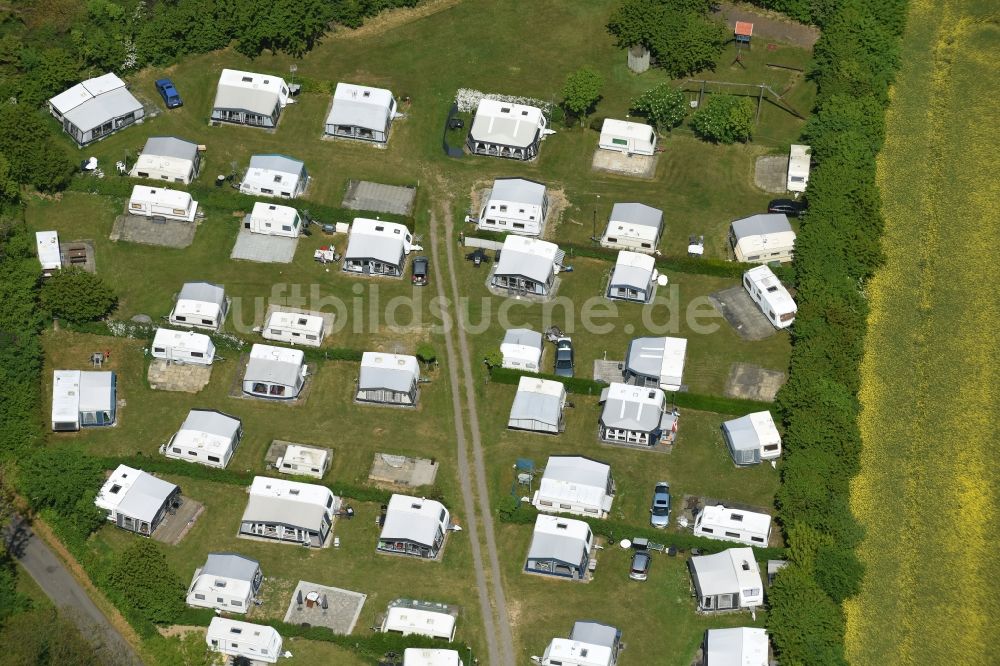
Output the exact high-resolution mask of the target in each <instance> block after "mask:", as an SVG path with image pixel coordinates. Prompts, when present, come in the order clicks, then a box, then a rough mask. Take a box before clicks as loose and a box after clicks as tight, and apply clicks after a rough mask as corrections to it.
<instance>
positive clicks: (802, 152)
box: [786, 143, 812, 193]
mask: <svg viewBox="0 0 1000 666" xmlns="http://www.w3.org/2000/svg"><path fill="white" fill-rule="evenodd" d="M810 151H811V148H810V147H809V146H800V145H798V144H794V143H793V144H792V146H791V148H790V149H789V151H788V184H787V186H786V189H787V190H788V191H789V192H796V193H802V192H805V191H806V185H808V184H809V166H810V164H811V163H812V156H811V155H810Z"/></svg>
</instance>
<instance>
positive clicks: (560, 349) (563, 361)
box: [553, 338, 574, 377]
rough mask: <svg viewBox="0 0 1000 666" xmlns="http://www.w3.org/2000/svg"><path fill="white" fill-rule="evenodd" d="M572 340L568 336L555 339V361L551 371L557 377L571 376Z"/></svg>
mask: <svg viewBox="0 0 1000 666" xmlns="http://www.w3.org/2000/svg"><path fill="white" fill-rule="evenodd" d="M573 365H574V364H573V341H572V340H570V339H569V338H559V339H558V340H556V362H555V367H554V368H553V372H554V373H555V374H556V375H558V376H559V377H572V376H573Z"/></svg>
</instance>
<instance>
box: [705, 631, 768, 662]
mask: <svg viewBox="0 0 1000 666" xmlns="http://www.w3.org/2000/svg"><path fill="white" fill-rule="evenodd" d="M768 650H769V648H768V640H767V630H765V629H761V628H759V627H730V628H728V629H709V630H708V631H706V632H705V644H704V654H705V661H704V666H769V665H770V664H771V661H770V659H769V654H768Z"/></svg>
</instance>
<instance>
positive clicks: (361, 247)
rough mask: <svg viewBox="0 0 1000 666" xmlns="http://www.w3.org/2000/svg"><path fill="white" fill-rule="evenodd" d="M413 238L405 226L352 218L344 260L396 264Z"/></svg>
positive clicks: (408, 249)
mask: <svg viewBox="0 0 1000 666" xmlns="http://www.w3.org/2000/svg"><path fill="white" fill-rule="evenodd" d="M412 239H413V236H412V235H411V234H410V230H409V229H407V228H406V226H405V225H402V224H397V223H395V222H383V221H381V220H369V219H367V218H364V217H356V218H354V222H353V223H351V233H350V236H349V237H348V239H347V249H346V250H345V251H344V259H345V260H347V259H375V260H377V261H382V262H385V263H389V264H398V263H399V261H400V257H401V256H402V255H404V254H407V253H408V252H409V251H410V249H411V243H412Z"/></svg>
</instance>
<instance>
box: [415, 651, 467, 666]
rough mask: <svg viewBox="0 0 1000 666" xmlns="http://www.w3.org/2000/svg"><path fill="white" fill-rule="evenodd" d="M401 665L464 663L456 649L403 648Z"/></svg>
mask: <svg viewBox="0 0 1000 666" xmlns="http://www.w3.org/2000/svg"><path fill="white" fill-rule="evenodd" d="M403 666H464V663H463V662H462V658H461V657H460V656H459V654H458V651H457V650H428V649H427V648H406V649H405V650H403Z"/></svg>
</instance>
